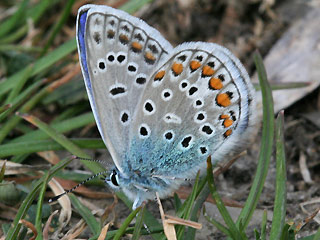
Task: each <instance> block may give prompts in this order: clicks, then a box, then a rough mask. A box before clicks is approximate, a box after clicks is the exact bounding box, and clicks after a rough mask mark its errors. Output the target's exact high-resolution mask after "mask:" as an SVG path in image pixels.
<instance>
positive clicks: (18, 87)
mask: <svg viewBox="0 0 320 240" xmlns="http://www.w3.org/2000/svg"><path fill="white" fill-rule="evenodd" d="M33 67H34V65H33V64H31V65H29V66H27V68H26V72H25V75H23V76H21V78H20V79H19V80H18V81H17V83H16V85H15V86H14V87H13V88H12V90H11V92H10V94H9V96H8V98H7V101H6V103H11V102H12V101H13V99H14V98H16V97H17V95H18V94H19V93H20V91H21V89H22V88H23V87H24V85H25V83H26V82H27V81H28V79H29V77H30V75H31V73H32V72H33Z"/></svg>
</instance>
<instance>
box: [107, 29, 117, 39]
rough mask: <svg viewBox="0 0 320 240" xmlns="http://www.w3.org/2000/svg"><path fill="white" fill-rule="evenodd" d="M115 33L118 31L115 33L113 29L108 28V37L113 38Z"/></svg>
mask: <svg viewBox="0 0 320 240" xmlns="http://www.w3.org/2000/svg"><path fill="white" fill-rule="evenodd" d="M115 34H116V33H115V32H114V31H113V30H108V32H107V37H108V38H113V37H114V35H115Z"/></svg>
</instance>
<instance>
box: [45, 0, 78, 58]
mask: <svg viewBox="0 0 320 240" xmlns="http://www.w3.org/2000/svg"><path fill="white" fill-rule="evenodd" d="M74 2H75V0H68V1H67V3H65V7H64V9H63V12H62V14H61V16H60V18H59V20H58V21H57V22H56V23H55V25H54V26H53V28H52V31H51V35H50V37H49V39H48V41H47V43H46V45H45V46H44V48H43V51H42V53H41V56H43V55H44V54H45V53H46V52H47V51H48V49H49V47H50V46H51V45H52V43H53V40H54V39H55V37H56V36H57V34H58V33H59V31H60V30H61V28H62V27H63V25H64V24H65V22H66V21H67V19H68V17H69V16H70V12H71V8H72V6H73V4H74Z"/></svg>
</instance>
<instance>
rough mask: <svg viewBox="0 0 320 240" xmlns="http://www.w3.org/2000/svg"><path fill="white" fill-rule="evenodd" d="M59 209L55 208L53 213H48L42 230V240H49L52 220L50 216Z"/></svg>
mask: <svg viewBox="0 0 320 240" xmlns="http://www.w3.org/2000/svg"><path fill="white" fill-rule="evenodd" d="M58 212H59V211H58V210H55V211H54V212H53V213H51V214H50V216H49V218H48V220H47V222H46V224H45V225H44V228H43V231H42V235H43V239H44V240H49V229H50V224H51V221H52V218H53V216H54V215H56V214H57V213H58Z"/></svg>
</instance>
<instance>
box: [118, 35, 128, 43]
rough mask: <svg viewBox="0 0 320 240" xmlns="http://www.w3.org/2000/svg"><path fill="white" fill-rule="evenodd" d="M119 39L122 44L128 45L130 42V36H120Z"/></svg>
mask: <svg viewBox="0 0 320 240" xmlns="http://www.w3.org/2000/svg"><path fill="white" fill-rule="evenodd" d="M119 39H120V42H122V43H127V42H129V38H128V36H127V35H125V34H120V35H119Z"/></svg>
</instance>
